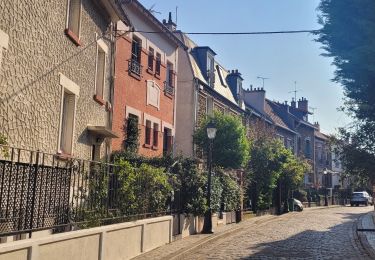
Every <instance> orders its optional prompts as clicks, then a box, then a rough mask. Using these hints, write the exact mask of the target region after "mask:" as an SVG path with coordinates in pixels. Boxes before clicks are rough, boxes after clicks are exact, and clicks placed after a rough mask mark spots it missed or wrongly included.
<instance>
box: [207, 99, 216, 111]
mask: <svg viewBox="0 0 375 260" xmlns="http://www.w3.org/2000/svg"><path fill="white" fill-rule="evenodd" d="M213 110H214V99H213V98H212V97H207V114H208V115H212V114H213Z"/></svg>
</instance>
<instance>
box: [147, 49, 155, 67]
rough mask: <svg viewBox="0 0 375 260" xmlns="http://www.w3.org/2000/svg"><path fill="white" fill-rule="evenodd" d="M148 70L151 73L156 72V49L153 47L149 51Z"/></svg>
mask: <svg viewBox="0 0 375 260" xmlns="http://www.w3.org/2000/svg"><path fill="white" fill-rule="evenodd" d="M148 69H149V70H150V71H153V70H154V49H153V48H151V47H150V49H149V50H148Z"/></svg>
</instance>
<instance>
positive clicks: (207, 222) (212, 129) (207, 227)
mask: <svg viewBox="0 0 375 260" xmlns="http://www.w3.org/2000/svg"><path fill="white" fill-rule="evenodd" d="M216 130H217V129H216V126H215V124H214V123H213V122H209V123H208V124H207V137H208V139H209V145H208V161H207V163H208V178H207V205H208V209H207V211H206V214H205V219H204V225H203V230H202V233H205V234H212V233H213V232H214V231H213V229H212V209H211V172H212V144H213V140H214V138H215V137H216Z"/></svg>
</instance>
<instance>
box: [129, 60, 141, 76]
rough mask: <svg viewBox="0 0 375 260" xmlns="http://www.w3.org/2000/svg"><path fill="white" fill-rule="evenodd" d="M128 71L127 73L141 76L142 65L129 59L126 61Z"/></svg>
mask: <svg viewBox="0 0 375 260" xmlns="http://www.w3.org/2000/svg"><path fill="white" fill-rule="evenodd" d="M128 69H129V72H132V73H134V74H136V75H138V76H141V74H142V65H141V63H140V62H138V61H137V60H134V59H130V60H129V61H128Z"/></svg>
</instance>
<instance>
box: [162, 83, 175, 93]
mask: <svg viewBox="0 0 375 260" xmlns="http://www.w3.org/2000/svg"><path fill="white" fill-rule="evenodd" d="M164 92H165V93H167V94H169V95H171V96H173V95H174V87H173V86H171V85H170V84H169V83H168V82H167V81H164Z"/></svg>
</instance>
